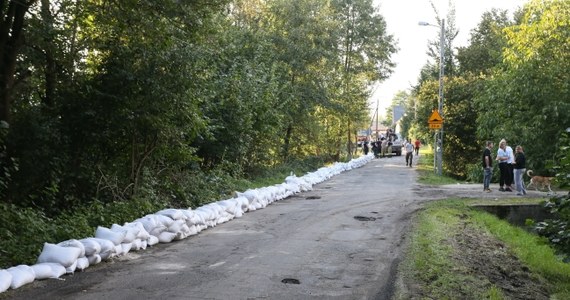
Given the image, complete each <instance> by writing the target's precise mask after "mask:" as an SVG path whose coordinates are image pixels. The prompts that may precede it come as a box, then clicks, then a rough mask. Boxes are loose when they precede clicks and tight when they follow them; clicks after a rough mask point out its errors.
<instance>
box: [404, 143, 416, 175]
mask: <svg viewBox="0 0 570 300" xmlns="http://www.w3.org/2000/svg"><path fill="white" fill-rule="evenodd" d="M413 157H414V145H413V144H412V142H411V141H408V142H407V143H406V166H410V168H411V167H412V159H413ZM408 162H409V163H408Z"/></svg>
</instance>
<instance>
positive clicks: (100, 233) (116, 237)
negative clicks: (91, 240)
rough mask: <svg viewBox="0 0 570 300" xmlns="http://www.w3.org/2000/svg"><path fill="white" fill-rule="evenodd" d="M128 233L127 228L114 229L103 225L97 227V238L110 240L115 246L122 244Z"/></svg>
mask: <svg viewBox="0 0 570 300" xmlns="http://www.w3.org/2000/svg"><path fill="white" fill-rule="evenodd" d="M126 235H127V231H126V230H121V231H113V230H111V229H109V228H105V227H102V226H99V227H97V230H96V231H95V237H96V238H100V239H104V240H109V241H111V242H113V244H114V245H115V246H116V245H120V244H121V243H122V242H123V240H124V239H125V236H126Z"/></svg>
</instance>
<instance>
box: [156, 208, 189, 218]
mask: <svg viewBox="0 0 570 300" xmlns="http://www.w3.org/2000/svg"><path fill="white" fill-rule="evenodd" d="M156 214H159V215H163V216H167V217H169V218H171V219H172V220H182V219H185V216H184V213H183V212H182V210H180V209H174V208H169V209H163V210H161V211H158V212H157V213H156Z"/></svg>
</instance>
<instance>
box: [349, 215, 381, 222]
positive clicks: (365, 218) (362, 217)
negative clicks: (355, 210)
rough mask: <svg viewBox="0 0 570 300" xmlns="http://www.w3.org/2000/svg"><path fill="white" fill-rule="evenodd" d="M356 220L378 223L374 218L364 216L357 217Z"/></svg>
mask: <svg viewBox="0 0 570 300" xmlns="http://www.w3.org/2000/svg"><path fill="white" fill-rule="evenodd" d="M354 218H355V219H357V220H358V221H363V222H364V221H376V218H374V217H364V216H355V217H354Z"/></svg>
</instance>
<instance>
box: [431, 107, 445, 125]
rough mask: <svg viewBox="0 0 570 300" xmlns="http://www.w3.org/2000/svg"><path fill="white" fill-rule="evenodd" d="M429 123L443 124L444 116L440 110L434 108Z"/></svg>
mask: <svg viewBox="0 0 570 300" xmlns="http://www.w3.org/2000/svg"><path fill="white" fill-rule="evenodd" d="M428 123H429V124H442V123H443V118H442V117H441V115H440V114H439V112H438V111H437V110H435V109H434V110H433V112H432V113H431V116H430V117H429V119H428Z"/></svg>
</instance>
